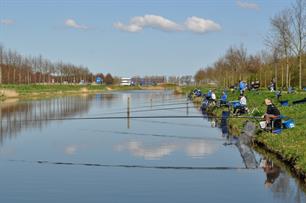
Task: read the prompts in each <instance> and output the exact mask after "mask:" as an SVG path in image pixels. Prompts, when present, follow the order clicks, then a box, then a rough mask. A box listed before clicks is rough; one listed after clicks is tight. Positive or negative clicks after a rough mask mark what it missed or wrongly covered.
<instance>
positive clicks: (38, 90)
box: [0, 84, 175, 100]
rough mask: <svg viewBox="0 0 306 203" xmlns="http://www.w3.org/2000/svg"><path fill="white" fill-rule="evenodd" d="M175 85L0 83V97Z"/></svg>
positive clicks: (146, 88) (170, 85) (158, 88)
mask: <svg viewBox="0 0 306 203" xmlns="http://www.w3.org/2000/svg"><path fill="white" fill-rule="evenodd" d="M174 88H175V85H172V84H161V85H157V86H145V87H142V86H119V85H78V84H77V85H72V84H30V85H23V84H21V85H12V84H5V85H0V99H2V100H3V99H7V98H28V97H41V96H53V95H68V94H80V93H95V92H104V91H128V90H163V89H174Z"/></svg>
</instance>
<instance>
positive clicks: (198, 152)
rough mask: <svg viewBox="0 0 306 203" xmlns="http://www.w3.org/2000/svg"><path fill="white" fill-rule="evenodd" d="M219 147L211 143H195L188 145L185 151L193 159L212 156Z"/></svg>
mask: <svg viewBox="0 0 306 203" xmlns="http://www.w3.org/2000/svg"><path fill="white" fill-rule="evenodd" d="M217 148H218V146H217V145H216V144H215V143H213V142H209V141H203V140H201V141H197V142H195V141H193V142H192V143H189V144H187V146H186V148H185V150H186V153H187V155H188V156H190V157H192V158H201V157H204V156H207V155H211V154H213V153H214V152H216V151H217Z"/></svg>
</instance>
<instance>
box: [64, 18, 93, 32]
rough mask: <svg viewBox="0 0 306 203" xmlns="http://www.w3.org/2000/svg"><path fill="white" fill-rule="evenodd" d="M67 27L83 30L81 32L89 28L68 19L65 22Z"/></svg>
mask: <svg viewBox="0 0 306 203" xmlns="http://www.w3.org/2000/svg"><path fill="white" fill-rule="evenodd" d="M65 25H66V26H67V27H71V28H75V29H81V30H86V29H88V27H87V26H86V25H80V24H78V23H77V22H76V21H75V20H73V19H67V20H65Z"/></svg>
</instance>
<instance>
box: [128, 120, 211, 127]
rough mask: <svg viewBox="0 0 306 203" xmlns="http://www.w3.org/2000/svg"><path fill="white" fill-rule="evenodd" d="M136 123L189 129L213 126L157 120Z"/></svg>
mask: <svg viewBox="0 0 306 203" xmlns="http://www.w3.org/2000/svg"><path fill="white" fill-rule="evenodd" d="M133 120H134V121H139V122H145V123H158V124H164V125H177V126H187V127H198V128H203V127H205V128H206V127H207V128H211V125H200V124H188V123H179V122H167V121H155V120H139V119H133Z"/></svg>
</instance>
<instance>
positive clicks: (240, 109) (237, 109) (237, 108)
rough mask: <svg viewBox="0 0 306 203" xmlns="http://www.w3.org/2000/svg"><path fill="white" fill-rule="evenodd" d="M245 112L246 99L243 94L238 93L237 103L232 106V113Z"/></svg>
mask: <svg viewBox="0 0 306 203" xmlns="http://www.w3.org/2000/svg"><path fill="white" fill-rule="evenodd" d="M246 112H247V99H246V97H245V96H244V94H240V96H239V105H237V106H235V107H234V112H233V113H234V114H236V115H240V114H244V113H246Z"/></svg>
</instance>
